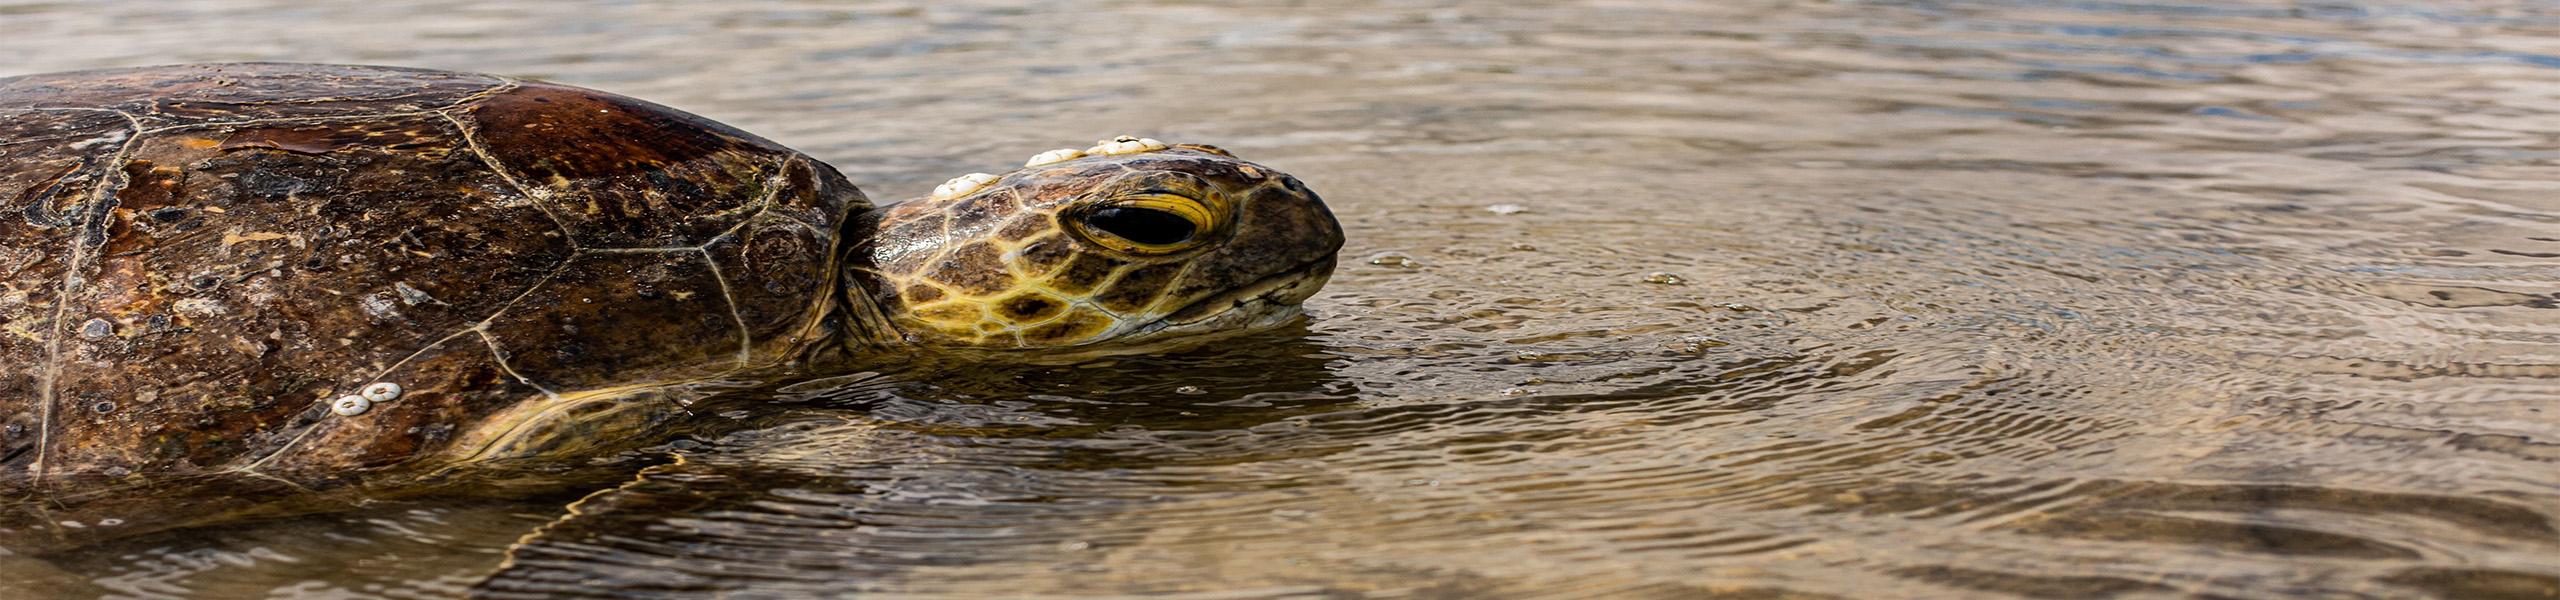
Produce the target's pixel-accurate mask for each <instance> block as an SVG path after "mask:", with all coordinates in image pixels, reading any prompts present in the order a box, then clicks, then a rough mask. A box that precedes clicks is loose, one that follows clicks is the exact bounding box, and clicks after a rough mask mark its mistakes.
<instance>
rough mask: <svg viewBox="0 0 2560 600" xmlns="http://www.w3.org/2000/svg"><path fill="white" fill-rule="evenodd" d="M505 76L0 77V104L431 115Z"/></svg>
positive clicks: (396, 70)
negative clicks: (427, 112)
mask: <svg viewBox="0 0 2560 600" xmlns="http://www.w3.org/2000/svg"><path fill="white" fill-rule="evenodd" d="M504 85H506V81H505V80H503V79H499V78H497V77H492V76H488V75H478V74H471V73H452V72H445V71H432V70H426V69H407V68H400V67H366V66H349V65H295V64H263V63H232V64H207V65H177V66H163V67H139V68H130V69H99V70H92V71H74V72H68V73H45V74H39V75H24V76H19V77H12V78H7V79H0V106H26V107H73V108H105V109H112V110H117V111H121V112H124V113H126V114H130V115H133V118H134V120H135V121H137V122H139V123H141V124H142V126H143V127H144V128H161V127H172V126H180V125H191V124H203V123H216V122H236V121H248V120H259V119H288V118H316V117H331V116H349V115H379V114H391V113H408V112H422V111H431V110H437V109H441V108H447V107H451V106H454V105H456V104H459V103H462V102H467V101H469V100H470V99H471V98H472V97H473V96H474V95H475V94H479V93H482V92H486V91H489V90H493V89H498V88H501V87H503V86H504Z"/></svg>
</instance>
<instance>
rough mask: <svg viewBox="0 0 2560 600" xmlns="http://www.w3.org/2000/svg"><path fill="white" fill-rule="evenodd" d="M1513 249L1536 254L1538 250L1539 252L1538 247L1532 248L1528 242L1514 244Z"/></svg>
mask: <svg viewBox="0 0 2560 600" xmlns="http://www.w3.org/2000/svg"><path fill="white" fill-rule="evenodd" d="M1511 249H1513V250H1521V251H1528V252H1535V251H1537V250H1538V247H1537V246H1531V245H1529V243H1528V242H1521V243H1517V244H1512V245H1511Z"/></svg>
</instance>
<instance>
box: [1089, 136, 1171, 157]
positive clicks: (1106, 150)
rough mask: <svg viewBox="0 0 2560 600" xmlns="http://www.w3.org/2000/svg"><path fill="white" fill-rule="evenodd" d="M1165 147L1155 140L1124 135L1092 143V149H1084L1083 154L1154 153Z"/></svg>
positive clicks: (1162, 143)
mask: <svg viewBox="0 0 2560 600" xmlns="http://www.w3.org/2000/svg"><path fill="white" fill-rule="evenodd" d="M1166 147H1167V146H1165V145H1164V142H1159V141H1155V140H1153V139H1148V138H1142V137H1136V136H1126V135H1124V136H1120V137H1116V138H1111V139H1108V140H1103V141H1099V142H1094V143H1093V147H1091V148H1086V149H1085V150H1084V153H1085V154H1137V153H1140V152H1154V151H1157V150H1163V149H1165V148H1166Z"/></svg>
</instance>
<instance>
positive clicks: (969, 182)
mask: <svg viewBox="0 0 2560 600" xmlns="http://www.w3.org/2000/svg"><path fill="white" fill-rule="evenodd" d="M995 181H996V176H994V175H988V174H986V173H970V174H967V175H962V176H959V177H953V178H951V180H950V181H945V182H942V185H941V186H938V187H935V188H933V199H934V200H950V199H953V198H958V197H961V196H967V195H969V194H970V193H972V192H976V191H978V190H979V189H983V188H985V187H987V184H990V183H995Z"/></svg>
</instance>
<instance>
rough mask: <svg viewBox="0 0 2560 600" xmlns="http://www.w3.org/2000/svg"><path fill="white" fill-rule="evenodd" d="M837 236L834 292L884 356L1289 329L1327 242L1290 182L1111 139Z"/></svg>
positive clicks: (1307, 202) (1338, 231) (1320, 223)
mask: <svg viewBox="0 0 2560 600" xmlns="http://www.w3.org/2000/svg"><path fill="white" fill-rule="evenodd" d="M852 225H853V228H852V229H851V230H849V231H848V232H847V236H848V237H847V239H848V240H849V244H848V245H847V247H848V252H849V254H848V255H847V256H846V257H845V259H844V264H845V265H846V266H845V268H846V271H847V275H848V276H847V277H846V281H847V282H848V283H849V284H850V285H851V286H852V287H849V288H847V289H846V292H847V293H848V295H849V297H850V298H851V299H852V302H851V303H852V304H853V305H855V307H856V308H858V309H869V310H857V311H856V314H857V315H865V316H863V317H858V318H862V319H863V320H865V321H867V322H869V323H870V324H871V325H872V327H871V329H874V330H876V331H875V333H878V334H881V335H878V336H875V337H879V338H882V341H886V342H893V343H894V342H901V341H903V342H906V343H913V344H921V345H933V346H977V347H998V348H1053V347H1063V346H1080V345H1086V344H1096V343H1104V342H1149V341H1154V340H1160V339H1167V338H1173V337H1178V336H1187V335H1197V334H1202V333H1211V332H1224V331H1236V330H1244V329H1252V328H1258V327H1263V326H1268V325H1274V324H1278V323H1281V322H1285V321H1288V320H1290V319H1292V318H1295V317H1296V316H1297V315H1298V314H1299V308H1298V303H1299V302H1300V301H1303V300H1305V299H1307V297H1308V296H1311V295H1314V294H1315V292H1316V288H1318V287H1321V286H1323V285H1324V282H1325V280H1326V279H1327V278H1329V277H1331V276H1332V274H1333V263H1334V252H1335V251H1336V250H1338V249H1340V248H1341V247H1342V227H1341V225H1340V224H1338V223H1336V222H1334V219H1333V213H1332V212H1331V211H1328V210H1326V209H1325V206H1324V201H1323V200H1321V199H1318V198H1317V197H1316V195H1315V193H1314V192H1311V191H1308V190H1307V188H1306V186H1305V185H1303V184H1300V183H1299V182H1298V180H1297V178H1294V177H1290V176H1289V175H1288V174H1286V173H1281V172H1279V171H1275V170H1272V169H1270V168H1268V167H1263V166H1261V165H1256V164H1253V163H1249V162H1245V161H1243V160H1239V159H1237V158H1236V157H1235V156H1234V155H1232V154H1229V153H1227V152H1226V151H1225V150H1220V149H1218V148H1217V147H1215V146H1205V145H1191V144H1183V145H1166V144H1163V143H1160V142H1156V141H1155V140H1146V139H1138V138H1129V137H1122V138H1118V139H1115V140H1110V141H1105V142H1101V143H1098V144H1096V145H1095V146H1093V147H1092V148H1087V149H1082V150H1077V149H1066V150H1056V151H1051V152H1046V153H1042V154H1040V155H1039V156H1035V157H1033V158H1032V159H1031V161H1030V162H1029V163H1028V164H1027V165H1026V166H1024V167H1023V168H1022V169H1020V170H1016V171H1013V172H1011V173H1006V174H1003V175H988V174H983V173H980V174H972V175H968V176H963V177H960V178H957V179H953V180H951V181H950V182H949V183H945V184H943V185H942V187H940V188H938V189H936V190H934V194H933V195H932V196H931V197H928V198H924V199H920V200H913V201H908V202H904V203H900V204H896V205H892V206H888V207H885V208H881V209H878V210H874V211H871V212H870V213H867V214H865V215H862V216H860V217H858V218H857V219H856V221H855V222H854V223H853V224H852Z"/></svg>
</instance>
